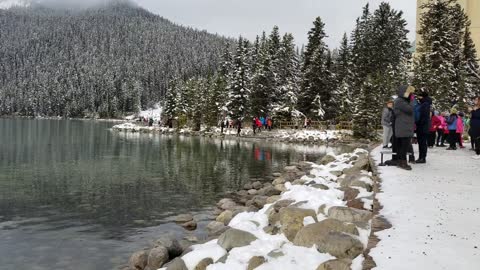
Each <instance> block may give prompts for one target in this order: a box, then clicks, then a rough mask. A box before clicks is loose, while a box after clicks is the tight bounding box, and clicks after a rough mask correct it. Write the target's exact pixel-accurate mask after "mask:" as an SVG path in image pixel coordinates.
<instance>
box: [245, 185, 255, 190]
mask: <svg viewBox="0 0 480 270" xmlns="http://www.w3.org/2000/svg"><path fill="white" fill-rule="evenodd" d="M252 188H253V186H252V184H251V183H247V184H245V185H244V186H243V189H245V190H250V189H252Z"/></svg>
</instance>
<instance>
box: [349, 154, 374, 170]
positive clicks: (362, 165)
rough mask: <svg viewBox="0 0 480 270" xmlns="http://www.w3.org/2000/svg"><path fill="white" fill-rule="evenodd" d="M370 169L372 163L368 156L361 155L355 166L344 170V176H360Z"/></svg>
mask: <svg viewBox="0 0 480 270" xmlns="http://www.w3.org/2000/svg"><path fill="white" fill-rule="evenodd" d="M369 169H370V161H369V159H368V156H367V155H364V154H363V155H359V156H358V158H357V160H356V161H355V164H354V165H353V166H352V167H351V168H348V169H345V170H343V173H344V174H351V175H353V174H358V173H360V172H361V171H368V170H369Z"/></svg>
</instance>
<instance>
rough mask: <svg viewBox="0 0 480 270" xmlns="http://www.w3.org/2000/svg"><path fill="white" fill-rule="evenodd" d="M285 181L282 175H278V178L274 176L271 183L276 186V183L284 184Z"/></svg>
mask: <svg viewBox="0 0 480 270" xmlns="http://www.w3.org/2000/svg"><path fill="white" fill-rule="evenodd" d="M286 182H287V180H285V178H283V177H278V178H276V179H275V180H273V182H272V184H273V185H274V186H276V185H281V184H285V183H286Z"/></svg>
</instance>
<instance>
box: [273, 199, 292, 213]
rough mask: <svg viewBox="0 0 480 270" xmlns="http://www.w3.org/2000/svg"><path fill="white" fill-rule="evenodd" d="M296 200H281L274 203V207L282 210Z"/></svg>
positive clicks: (276, 209)
mask: <svg viewBox="0 0 480 270" xmlns="http://www.w3.org/2000/svg"><path fill="white" fill-rule="evenodd" d="M294 202H295V201H293V200H280V201H278V202H276V203H275V204H274V205H273V209H275V211H277V212H278V211H280V209H282V208H284V207H287V206H289V205H291V204H292V203H294Z"/></svg>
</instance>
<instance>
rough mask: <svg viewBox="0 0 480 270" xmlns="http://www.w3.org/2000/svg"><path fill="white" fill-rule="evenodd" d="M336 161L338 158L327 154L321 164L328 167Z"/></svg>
mask: <svg viewBox="0 0 480 270" xmlns="http://www.w3.org/2000/svg"><path fill="white" fill-rule="evenodd" d="M335 160H337V158H336V157H334V156H332V155H330V154H327V155H326V156H324V157H323V158H322V160H320V164H322V165H327V164H328V163H331V162H334V161H335Z"/></svg>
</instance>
